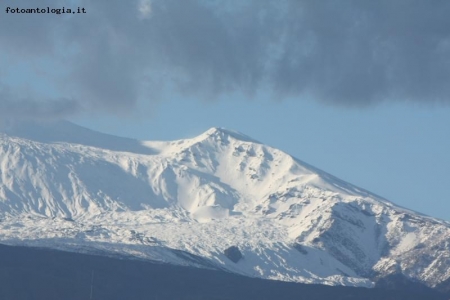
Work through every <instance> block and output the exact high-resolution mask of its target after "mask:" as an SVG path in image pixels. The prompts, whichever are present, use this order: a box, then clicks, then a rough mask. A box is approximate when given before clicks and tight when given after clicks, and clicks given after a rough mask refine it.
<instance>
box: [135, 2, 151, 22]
mask: <svg viewBox="0 0 450 300" xmlns="http://www.w3.org/2000/svg"><path fill="white" fill-rule="evenodd" d="M138 11H139V17H141V18H143V19H147V18H149V17H150V14H151V13H152V2H151V1H150V0H141V1H139V6H138Z"/></svg>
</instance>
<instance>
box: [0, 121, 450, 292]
mask: <svg viewBox="0 0 450 300" xmlns="http://www.w3.org/2000/svg"><path fill="white" fill-rule="evenodd" d="M0 172H1V173H0V218H1V219H2V221H1V222H0V241H2V242H4V243H8V244H20V245H36V246H45V247H50V248H58V249H65V250H71V251H81V252H92V251H104V252H107V253H109V254H113V253H115V254H121V255H131V256H134V257H139V258H144V259H149V260H156V261H162V262H168V263H172V264H179V265H191V266H197V267H203V268H213V269H224V270H228V271H231V272H236V273H239V274H243V275H247V276H254V277H261V278H268V279H279V280H285V281H297V282H305V283H323V284H330V285H351V286H373V281H374V280H376V278H378V277H384V276H387V275H389V274H397V273H398V274H403V275H404V276H406V277H407V278H409V279H411V280H413V281H419V282H423V283H425V284H426V285H428V286H430V287H434V286H435V285H438V284H439V283H441V282H443V281H445V280H446V279H447V278H449V277H450V271H449V270H450V260H449V257H450V246H449V242H450V225H449V223H447V222H444V221H440V220H437V219H434V218H430V217H427V216H423V215H420V214H417V213H415V212H413V211H410V210H407V209H404V208H401V207H398V206H396V205H394V204H393V203H391V202H389V201H387V200H385V199H382V198H381V197H379V196H377V195H374V194H371V193H370V192H367V191H365V190H363V189H360V188H358V187H355V186H353V185H351V184H348V183H346V182H343V181H341V180H339V179H337V178H335V177H333V176H332V175H329V174H327V173H325V172H323V171H320V170H318V169H316V168H314V167H312V166H310V165H308V164H306V163H303V162H301V161H299V160H297V159H295V158H293V157H291V156H290V155H288V154H286V153H284V152H282V151H280V150H277V149H274V148H271V147H269V146H266V145H263V144H261V143H259V142H257V141H255V140H253V139H251V138H249V137H247V136H245V135H242V134H240V133H237V132H233V131H229V130H225V129H220V128H212V129H210V130H208V131H206V132H205V133H203V134H201V135H199V136H198V137H195V138H193V139H185V140H178V141H172V142H152V141H144V142H139V141H136V140H131V139H124V138H117V137H114V136H109V135H104V134H100V133H96V132H93V131H90V130H87V129H84V128H81V127H78V126H76V125H74V124H71V123H69V122H59V123H56V124H55V123H53V124H43V125H42V124H32V125H30V124H26V125H20V126H15V127H12V128H9V129H8V130H4V133H2V134H0ZM233 246H234V247H237V249H238V250H237V251H238V252H239V253H240V254H241V255H242V258H241V259H238V260H237V262H234V261H233V260H234V259H230V257H229V255H228V256H227V254H226V253H225V252H224V250H225V249H228V248H230V247H233Z"/></svg>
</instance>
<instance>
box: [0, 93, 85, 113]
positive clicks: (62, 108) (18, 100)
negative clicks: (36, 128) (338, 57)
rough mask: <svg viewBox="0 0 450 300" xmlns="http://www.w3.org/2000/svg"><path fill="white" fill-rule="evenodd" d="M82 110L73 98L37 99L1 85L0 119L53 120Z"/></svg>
mask: <svg viewBox="0 0 450 300" xmlns="http://www.w3.org/2000/svg"><path fill="white" fill-rule="evenodd" d="M81 110H82V108H81V107H80V105H79V103H78V102H77V101H75V100H73V99H67V98H58V99H36V98H32V99H30V98H27V97H20V96H18V95H17V94H15V93H14V92H12V91H11V90H10V89H9V88H8V87H6V86H4V85H3V86H2V85H0V119H1V120H2V122H5V120H8V119H33V120H51V119H59V118H66V117H69V116H72V115H74V114H77V113H79V112H80V111H81Z"/></svg>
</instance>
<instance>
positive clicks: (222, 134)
mask: <svg viewBox="0 0 450 300" xmlns="http://www.w3.org/2000/svg"><path fill="white" fill-rule="evenodd" d="M200 137H201V138H202V139H203V138H204V139H206V138H211V137H214V138H220V139H228V138H232V139H235V140H239V141H242V142H252V143H259V142H258V141H256V140H255V139H253V138H251V137H249V136H248V135H245V134H243V133H241V132H238V131H234V130H230V129H226V128H223V127H211V128H210V129H208V130H207V131H205V132H204V133H203V134H201V135H200Z"/></svg>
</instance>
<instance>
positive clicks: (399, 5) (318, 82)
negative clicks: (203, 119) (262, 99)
mask: <svg viewBox="0 0 450 300" xmlns="http://www.w3.org/2000/svg"><path fill="white" fill-rule="evenodd" d="M5 3H6V4H4V6H6V5H9V4H8V3H7V2H5ZM10 3H12V4H14V5H15V6H17V1H10ZM39 5H40V6H50V7H56V6H63V5H66V6H70V5H72V6H80V7H85V9H86V11H87V13H86V14H75V15H70V16H60V15H26V16H25V15H21V16H19V15H10V14H3V15H2V18H0V44H1V45H2V46H0V57H1V56H2V55H10V56H13V57H16V59H29V60H36V61H37V60H42V59H52V60H53V61H54V62H55V63H58V64H59V66H60V68H61V70H64V74H65V75H64V76H65V77H64V78H60V77H59V78H55V81H54V82H55V85H57V86H58V88H59V89H60V90H63V91H64V94H61V98H69V99H76V102H77V105H76V106H77V107H84V108H86V109H94V110H100V111H108V112H112V113H121V112H124V111H131V110H132V109H133V107H134V106H135V104H136V103H137V102H138V101H149V102H154V101H158V100H159V98H160V95H161V94H162V93H163V92H164V91H171V92H172V93H179V94H180V95H181V96H187V97H198V98H204V99H218V98H220V97H222V96H223V95H227V94H232V93H235V92H238V93H244V94H246V95H250V96H251V95H254V94H255V93H257V92H258V91H260V90H262V89H264V90H265V91H269V92H271V93H272V96H273V97H274V98H276V99H282V98H286V97H292V98H297V99H299V101H300V100H301V99H304V98H305V97H308V98H312V99H315V100H317V101H322V102H326V103H330V104H335V105H344V106H367V105H371V104H375V103H379V102H382V101H413V102H420V103H446V104H448V103H450V84H449V79H450V18H448V15H449V13H450V2H448V1H443V0H438V1H433V2H429V1H421V0H410V1H406V0H398V1H388V0H380V1H370V0H358V1H356V0H345V1H333V0H323V1H309V0H304V1H302V0H280V1H276V2H269V1H256V0H255V1H252V0H247V1H221V0H216V1H205V0H184V1H175V0H164V1H162V0H159V1H158V0H153V1H148V0H135V1H126V2H125V1H115V2H111V1H106V0H97V1H87V0H79V1H69V0H67V1H56V0H53V1H51V0H46V1H40V2H39ZM11 6H12V5H11ZM20 6H21V7H27V6H30V7H34V6H36V2H35V1H31V0H24V1H21V2H20ZM6 24H8V26H6ZM4 25H5V26H4ZM61 79H64V80H61ZM73 101H75V100H73ZM50 106H51V105H50ZM49 111H51V110H49Z"/></svg>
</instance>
